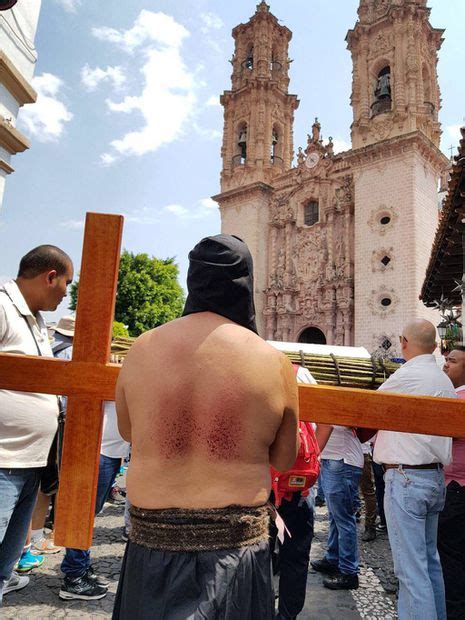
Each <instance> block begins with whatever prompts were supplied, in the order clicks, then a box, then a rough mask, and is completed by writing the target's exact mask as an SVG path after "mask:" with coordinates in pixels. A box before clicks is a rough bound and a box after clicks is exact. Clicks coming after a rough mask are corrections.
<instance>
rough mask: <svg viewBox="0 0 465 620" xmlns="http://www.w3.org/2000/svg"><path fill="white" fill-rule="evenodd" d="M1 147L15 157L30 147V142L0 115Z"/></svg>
mask: <svg viewBox="0 0 465 620" xmlns="http://www.w3.org/2000/svg"><path fill="white" fill-rule="evenodd" d="M0 146H1V147H2V148H4V149H5V150H6V151H8V153H11V154H12V155H15V154H16V153H22V152H23V151H25V150H26V149H28V148H29V147H30V144H29V140H28V139H27V138H26V137H25V136H23V134H22V133H21V132H20V131H18V130H17V129H16V128H15V127H13V125H10V123H9V122H8V121H7V120H6V119H5V118H4V117H3V116H1V115H0Z"/></svg>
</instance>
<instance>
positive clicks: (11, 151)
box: [0, 0, 41, 208]
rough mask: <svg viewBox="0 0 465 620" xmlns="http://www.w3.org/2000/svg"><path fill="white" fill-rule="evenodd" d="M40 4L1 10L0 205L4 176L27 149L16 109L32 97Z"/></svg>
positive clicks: (26, 0)
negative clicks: (14, 156) (19, 128)
mask: <svg viewBox="0 0 465 620" xmlns="http://www.w3.org/2000/svg"><path fill="white" fill-rule="evenodd" d="M40 6H41V0H20V2H18V3H17V4H16V5H15V6H14V7H13V8H12V9H9V10H8V11H0V55H1V59H0V66H1V71H0V125H1V127H0V131H1V132H2V133H0V135H1V136H3V138H0V208H1V205H2V201H3V194H4V190H5V182H6V177H7V176H8V175H9V174H11V172H13V167H12V158H13V155H15V154H16V153H19V152H21V151H23V150H24V149H25V148H28V142H27V140H26V138H25V137H24V136H23V135H22V134H21V133H20V132H18V131H17V130H16V129H15V127H16V119H17V117H18V112H19V108H20V107H21V106H22V105H24V104H25V103H31V102H32V101H33V100H34V99H35V93H34V91H33V89H32V86H31V80H32V77H33V74H34V68H35V64H36V61H37V52H36V49H35V46H34V38H35V34H36V29H37V23H38V19H39V13H40ZM10 134H11V135H10ZM18 140H19V142H18Z"/></svg>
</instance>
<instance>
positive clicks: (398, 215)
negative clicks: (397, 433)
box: [214, 0, 448, 355]
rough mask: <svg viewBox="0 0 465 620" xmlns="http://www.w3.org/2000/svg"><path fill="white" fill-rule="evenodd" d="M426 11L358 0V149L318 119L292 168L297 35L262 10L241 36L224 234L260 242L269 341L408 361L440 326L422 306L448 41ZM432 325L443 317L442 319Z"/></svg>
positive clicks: (226, 143)
mask: <svg viewBox="0 0 465 620" xmlns="http://www.w3.org/2000/svg"><path fill="white" fill-rule="evenodd" d="M429 14H430V10H429V9H428V8H427V6H426V0H361V1H360V6H359V9H358V15H359V18H358V21H357V23H356V25H355V27H354V28H353V29H352V30H349V32H348V34H347V38H346V41H347V46H348V49H349V51H350V53H351V55H352V62H353V83H352V96H351V105H352V108H353V123H352V149H351V150H349V151H346V152H343V153H338V154H335V153H334V152H333V143H332V140H331V139H329V141H326V142H324V141H323V140H322V138H321V127H320V124H319V122H318V120H317V119H316V120H315V122H314V124H313V126H312V127H311V130H310V133H309V135H308V137H307V144H306V147H305V149H301V148H299V149H298V152H297V154H296V158H295V162H294V163H293V160H294V144H293V119H294V111H295V110H296V109H297V107H298V105H299V101H298V98H297V96H296V95H292V94H289V91H288V87H289V77H288V69H289V63H290V61H289V56H288V47H289V42H290V40H291V37H292V33H291V32H290V30H289V29H288V28H286V27H285V26H282V25H280V24H279V23H278V20H277V19H276V17H275V16H274V15H273V14H272V13H271V12H270V8H269V6H268V5H267V4H266V3H265V2H261V3H260V4H259V5H258V6H257V10H256V12H255V14H254V15H253V17H252V18H251V19H250V20H249V21H248V22H247V23H245V24H240V25H238V26H237V27H236V28H234V29H233V32H232V35H233V37H234V40H235V52H234V55H233V58H232V61H231V63H232V67H233V72H232V84H231V90H227V91H225V92H224V93H223V95H222V97H221V103H222V105H223V106H224V136H223V145H222V151H221V155H222V161H223V167H222V172H221V193H220V194H218V195H217V196H215V197H214V198H215V200H217V202H218V203H219V205H220V212H221V221H222V231H223V232H225V233H230V234H236V235H238V236H240V237H241V238H243V239H244V240H245V241H246V242H247V243H248V245H249V247H250V249H251V251H252V255H253V258H254V264H255V299H256V307H257V319H258V321H257V322H258V326H259V331H260V334H261V335H262V336H264V337H265V338H267V339H273V340H284V341H294V342H298V341H300V342H315V343H323V344H324V343H327V344H335V345H359V346H365V347H367V348H368V350H369V351H371V352H378V353H379V352H387V353H388V354H391V355H396V354H397V343H398V336H399V334H401V332H402V327H403V325H404V324H405V323H406V322H407V321H409V320H411V319H412V318H415V317H425V318H431V311H430V310H427V309H425V307H424V306H423V305H422V304H421V303H420V301H419V299H418V296H419V293H420V289H421V285H422V282H423V278H424V275H425V270H426V266H427V262H428V258H429V254H430V250H431V245H432V241H433V237H434V232H435V229H436V226H437V222H438V179H439V178H440V176H441V174H443V172H444V170H445V169H446V168H447V166H448V160H447V158H446V157H445V156H444V155H443V154H442V153H441V151H440V150H439V139H440V125H439V122H438V111H439V108H440V93H439V86H438V80H437V71H436V65H437V60H438V51H439V49H440V47H441V43H442V34H443V30H439V29H435V28H433V27H432V26H431V24H430V22H429ZM433 320H434V318H433Z"/></svg>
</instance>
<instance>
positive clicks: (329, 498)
mask: <svg viewBox="0 0 465 620" xmlns="http://www.w3.org/2000/svg"><path fill="white" fill-rule="evenodd" d="M362 471H363V452H362V446H361V443H360V441H359V440H358V438H357V436H356V434H355V433H354V431H353V429H351V428H346V427H344V426H334V427H333V431H332V434H331V436H330V438H329V440H328V443H327V444H326V447H325V449H324V450H323V452H322V453H321V472H320V476H321V480H322V483H323V490H324V493H325V497H326V504H327V506H328V517H329V534H328V548H327V551H326V555H325V557H324V558H323V559H321V560H316V561H312V562H311V565H312V567H313V568H314V569H315V570H316V571H318V572H321V573H325V574H326V575H327V576H326V577H325V578H324V579H323V585H324V586H325V587H326V588H329V589H331V590H352V589H355V588H358V569H359V554H358V541H357V521H356V514H355V513H356V510H357V496H358V486H359V483H360V478H361V476H362Z"/></svg>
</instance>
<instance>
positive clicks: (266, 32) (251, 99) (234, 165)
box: [221, 2, 299, 191]
mask: <svg viewBox="0 0 465 620" xmlns="http://www.w3.org/2000/svg"><path fill="white" fill-rule="evenodd" d="M232 36H233V38H234V40H235V51H234V54H233V57H232V60H231V64H232V68H233V72H232V76H231V82H232V84H231V86H232V88H231V90H227V91H225V92H224V93H223V95H222V97H221V103H222V105H223V106H224V132H223V147H222V149H221V156H222V159H223V170H222V173H221V189H222V191H225V190H229V189H232V188H235V187H242V186H244V185H247V184H249V183H253V182H255V181H262V182H265V183H269V182H271V180H272V179H273V177H275V176H277V175H279V174H282V172H284V171H285V170H288V169H289V168H290V167H291V163H292V158H293V139H292V126H293V120H294V110H295V109H296V108H297V106H298V104H299V102H298V100H297V97H296V96H295V95H289V94H288V85H289V64H290V60H289V58H288V47H289V41H290V40H291V37H292V33H291V31H290V30H289V29H288V28H286V27H285V26H280V25H279V23H278V20H277V19H276V17H275V16H274V15H273V14H272V13H270V7H269V6H268V5H267V4H266V2H260V4H259V5H258V6H257V10H256V12H255V15H253V17H252V18H251V19H250V20H249V21H248V22H247V23H246V24H239V26H236V28H234V30H233V31H232Z"/></svg>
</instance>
